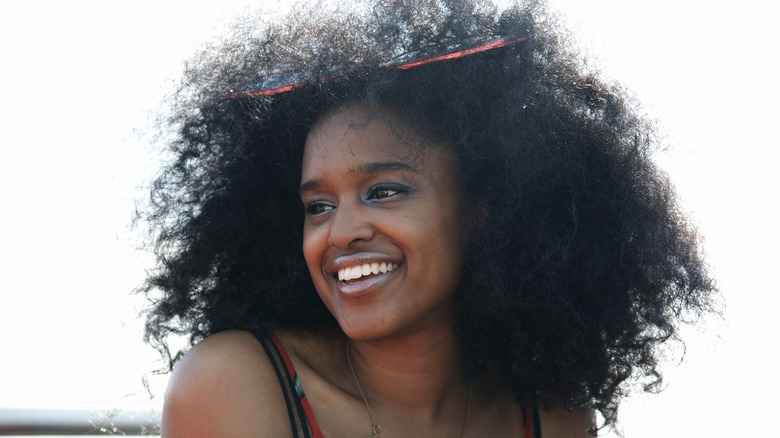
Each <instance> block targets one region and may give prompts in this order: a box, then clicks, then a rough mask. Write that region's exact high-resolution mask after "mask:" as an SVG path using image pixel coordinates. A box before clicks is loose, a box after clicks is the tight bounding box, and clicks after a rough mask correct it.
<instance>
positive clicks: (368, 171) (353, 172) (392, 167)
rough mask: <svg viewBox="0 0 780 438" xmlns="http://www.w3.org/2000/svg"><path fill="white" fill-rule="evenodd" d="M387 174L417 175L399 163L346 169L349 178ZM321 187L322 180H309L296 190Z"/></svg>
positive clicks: (301, 190)
mask: <svg viewBox="0 0 780 438" xmlns="http://www.w3.org/2000/svg"><path fill="white" fill-rule="evenodd" d="M387 172H412V173H418V171H417V169H415V168H414V167H412V166H410V165H408V164H406V163H401V162H399V161H379V162H372V163H363V164H360V165H358V166H355V167H350V168H349V169H347V173H348V174H349V176H363V175H378V174H380V173H387ZM321 185H322V179H310V180H308V181H304V182H303V183H301V186H300V188H299V189H298V193H299V194H301V195H302V194H304V193H306V192H308V191H310V190H314V189H316V188H317V187H319V186H321Z"/></svg>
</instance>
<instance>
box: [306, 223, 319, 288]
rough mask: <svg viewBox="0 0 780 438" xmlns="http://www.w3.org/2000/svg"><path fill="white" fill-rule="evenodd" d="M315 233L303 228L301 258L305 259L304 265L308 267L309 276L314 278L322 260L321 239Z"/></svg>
mask: <svg viewBox="0 0 780 438" xmlns="http://www.w3.org/2000/svg"><path fill="white" fill-rule="evenodd" d="M318 234H322V233H317V232H315V231H312V230H311V229H310V227H308V226H304V227H303V258H304V259H306V265H307V266H308V267H309V274H311V275H312V277H314V274H315V273H316V272H318V271H319V269H318V266H320V265H321V262H320V260H321V258H322V251H323V250H322V248H321V247H322V244H321V242H320V240H322V238H321V237H320V236H319V235H318Z"/></svg>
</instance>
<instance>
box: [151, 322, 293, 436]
mask: <svg viewBox="0 0 780 438" xmlns="http://www.w3.org/2000/svg"><path fill="white" fill-rule="evenodd" d="M162 429H163V431H162V434H163V436H164V437H166V438H178V437H190V438H192V437H194V438H197V437H213V436H224V437H234V438H242V437H252V438H256V437H258V436H259V435H258V433H259V432H258V431H263V434H262V435H261V436H264V437H289V436H291V435H292V431H291V429H290V424H289V420H288V417H287V408H286V404H285V402H284V395H283V393H282V390H281V387H280V385H279V381H278V379H277V377H276V373H275V371H274V369H273V366H272V364H271V362H270V360H269V359H268V356H267V355H266V353H265V351H264V350H263V347H262V346H261V345H260V343H259V342H258V341H257V340H256V339H255V337H254V336H253V335H252V334H251V333H249V332H245V331H237V330H236V331H227V332H222V333H218V334H215V335H212V336H210V337H208V338H206V339H204V340H203V341H201V342H200V343H198V344H197V345H195V346H194V347H193V348H192V350H190V351H189V352H188V353H187V354H186V355H185V356H184V357H183V358H182V359H181V361H179V363H177V365H176V367H175V369H174V371H173V374H172V376H171V380H170V382H169V384H168V389H167V391H166V394H165V405H164V408H163V424H162Z"/></svg>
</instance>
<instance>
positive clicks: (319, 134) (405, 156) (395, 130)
mask: <svg viewBox="0 0 780 438" xmlns="http://www.w3.org/2000/svg"><path fill="white" fill-rule="evenodd" d="M436 146H438V147H436ZM441 154H444V155H447V156H448V155H449V153H448V152H446V151H445V148H443V147H441V145H437V144H436V143H435V142H433V141H432V140H430V139H427V138H426V137H425V136H424V135H423V134H422V131H421V130H419V129H416V128H415V127H413V125H412V123H411V122H410V121H409V120H408V118H406V117H404V116H403V115H401V114H400V112H399V111H395V110H393V109H388V108H383V107H380V108H379V109H376V110H371V109H369V108H368V107H366V106H364V105H358V104H354V105H349V106H344V107H339V108H336V109H332V110H330V111H328V112H326V113H325V114H323V115H322V117H320V119H319V120H317V122H316V123H315V124H314V125H313V126H312V128H311V130H310V131H309V135H308V136H307V138H306V145H305V148H304V154H303V163H302V164H303V166H302V176H303V178H304V179H306V177H307V175H311V174H313V173H317V172H318V171H320V170H322V167H323V166H325V167H327V165H328V164H331V163H339V164H350V165H351V166H352V167H350V169H353V168H356V167H360V166H361V165H362V164H364V163H369V162H386V163H392V162H395V163H402V164H404V165H406V166H407V167H408V168H409V169H411V170H421V169H422V168H423V167H426V163H428V162H429V161H431V160H430V158H434V157H436V156H438V155H441ZM434 161H438V160H434Z"/></svg>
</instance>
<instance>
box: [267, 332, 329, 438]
mask: <svg viewBox="0 0 780 438" xmlns="http://www.w3.org/2000/svg"><path fill="white" fill-rule="evenodd" d="M268 337H269V338H270V339H271V341H272V342H273V343H274V345H276V348H277V349H278V350H279V354H281V355H282V360H283V361H284V366H285V367H286V368H287V372H288V373H290V377H291V378H292V380H293V382H295V383H296V386H297V385H300V384H301V383H300V380H298V375H297V374H296V373H295V368H294V367H293V364H292V361H291V360H290V356H288V355H287V350H285V349H284V345H282V343H281V342H280V341H279V338H277V337H276V335H274V334H273V333H269V334H268ZM301 392H302V393H303V395H302V396H301V397H300V400H301V405H302V406H303V412H304V413H305V414H306V421H307V422H308V423H309V427H310V428H311V433H312V435H314V438H325V437H324V436H323V435H322V431H320V427H319V426H318V425H317V420H315V419H314V412H313V411H312V410H311V405H310V404H309V400H307V399H306V393H305V392H303V390H301Z"/></svg>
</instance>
